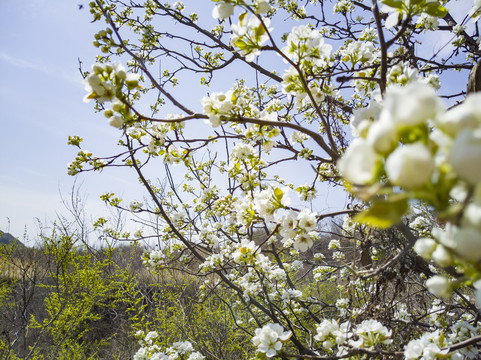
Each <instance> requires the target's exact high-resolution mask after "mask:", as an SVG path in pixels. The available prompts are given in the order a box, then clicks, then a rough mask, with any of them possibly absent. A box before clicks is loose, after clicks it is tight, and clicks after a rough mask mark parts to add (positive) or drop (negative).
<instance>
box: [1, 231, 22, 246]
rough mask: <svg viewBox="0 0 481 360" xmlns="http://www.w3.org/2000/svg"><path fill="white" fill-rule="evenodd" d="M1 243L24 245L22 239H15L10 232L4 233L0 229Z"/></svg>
mask: <svg viewBox="0 0 481 360" xmlns="http://www.w3.org/2000/svg"><path fill="white" fill-rule="evenodd" d="M0 244H4V245H12V244H16V245H20V246H23V244H22V242H21V241H20V240H17V239H15V236H13V235H12V234H9V233H4V232H3V231H1V230H0Z"/></svg>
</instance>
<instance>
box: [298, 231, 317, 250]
mask: <svg viewBox="0 0 481 360" xmlns="http://www.w3.org/2000/svg"><path fill="white" fill-rule="evenodd" d="M313 243H314V242H313V239H312V237H311V236H310V235H309V234H299V235H297V236H296V238H295V239H294V248H295V249H296V250H299V251H302V252H305V251H307V250H309V249H310V248H311V247H312V245H313Z"/></svg>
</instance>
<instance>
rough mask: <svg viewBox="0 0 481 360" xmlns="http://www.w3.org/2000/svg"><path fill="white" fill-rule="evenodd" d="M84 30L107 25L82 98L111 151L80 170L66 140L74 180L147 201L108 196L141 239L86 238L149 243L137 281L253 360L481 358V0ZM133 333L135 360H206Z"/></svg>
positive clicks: (238, 8)
mask: <svg viewBox="0 0 481 360" xmlns="http://www.w3.org/2000/svg"><path fill="white" fill-rule="evenodd" d="M458 6H461V7H463V8H464V9H465V10H466V11H467V13H463V14H462V15H461V16H459V12H458V11H456V7H458ZM90 11H91V13H92V16H93V20H94V21H100V22H104V23H105V26H106V27H105V30H102V31H100V32H98V33H97V34H96V36H95V40H94V42H93V45H94V46H96V47H98V48H99V50H100V54H99V56H98V58H97V62H96V63H95V64H94V65H93V66H92V68H91V70H88V71H87V70H85V69H83V74H84V76H85V89H86V96H85V99H84V100H85V101H86V102H91V103H93V104H94V106H95V109H96V110H97V111H99V112H103V114H104V115H105V117H106V126H107V122H108V123H109V124H110V125H111V126H113V127H115V128H117V129H118V135H119V139H118V143H117V144H112V145H113V146H112V149H113V150H112V153H111V154H93V153H91V152H89V151H87V150H85V149H83V148H82V139H81V138H79V137H78V136H72V137H70V138H69V144H71V145H73V146H77V147H78V148H80V151H79V152H78V155H77V156H76V158H75V160H74V161H73V162H72V163H70V164H69V166H68V171H69V173H70V174H71V175H75V174H77V173H79V172H86V171H108V168H110V167H126V168H128V169H130V170H131V171H132V172H134V173H135V174H136V175H137V176H138V178H139V183H140V186H141V187H142V188H143V189H144V191H145V198H144V199H121V198H119V197H118V196H117V195H116V194H113V193H106V194H104V195H103V196H102V199H103V200H104V201H105V202H106V203H108V204H109V205H111V206H113V207H115V208H118V209H120V210H123V211H128V212H131V213H132V214H133V215H134V216H136V217H137V221H138V223H139V224H141V225H142V226H139V230H138V231H137V232H135V233H133V232H126V231H123V230H122V229H119V228H116V227H115V226H114V225H112V223H111V222H109V220H108V219H104V218H101V219H98V220H97V221H96V223H95V226H96V227H97V228H98V229H100V230H102V231H103V234H104V236H105V237H107V238H112V239H120V240H125V241H136V242H144V243H149V242H150V243H152V239H154V241H155V242H157V243H158V245H159V246H158V247H157V248H156V249H155V250H149V251H146V252H145V254H144V264H145V266H147V267H148V268H149V269H151V271H153V272H156V273H161V272H162V271H166V270H167V269H176V271H178V272H180V273H184V274H189V276H193V277H195V278H196V279H197V281H198V286H199V287H198V289H199V295H198V296H199V301H205V299H208V298H210V297H212V296H216V295H215V294H223V295H222V296H221V298H225V302H226V306H227V308H228V311H226V315H227V316H230V317H232V318H233V320H234V322H233V325H232V328H231V329H230V330H229V331H239V330H240V331H241V332H242V333H243V334H245V335H247V336H249V337H250V338H251V341H252V345H253V347H254V351H253V352H252V353H250V354H248V355H246V356H247V357H256V358H259V359H260V358H265V357H269V358H282V359H287V358H299V359H339V358H353V359H354V358H398V357H403V356H404V358H406V359H419V358H422V359H434V358H441V357H442V358H452V359H462V358H476V357H478V356H479V355H478V345H476V344H478V343H479V342H480V340H481V329H480V327H479V315H480V314H479V310H478V308H479V306H481V289H480V288H481V215H480V214H481V185H480V183H481V166H480V164H481V105H480V104H481V95H480V93H478V92H476V91H477V90H478V89H479V73H480V71H479V67H478V66H477V65H476V63H477V62H478V61H479V59H480V56H481V50H480V49H481V45H480V38H479V29H478V23H477V21H478V20H479V18H480V16H481V3H480V2H479V1H478V0H475V1H474V2H470V0H466V1H454V0H452V1H445V0H442V1H437V0H383V1H378V0H372V1H371V2H369V1H363V0H361V1H352V0H339V1H335V0H333V1H324V0H309V1H308V0H305V1H291V0H221V1H212V2H209V1H190V2H187V1H186V2H185V3H183V2H181V1H176V2H174V3H165V2H161V1H157V0H147V1H142V2H141V1H133V0H132V1H129V2H124V1H117V0H112V1H107V0H96V1H92V2H91V3H90ZM475 65H476V66H475ZM470 72H471V75H470V76H469V74H470ZM468 76H469V79H470V80H469V85H468ZM477 79H478V80H477ZM115 145H116V146H117V147H114V146H115ZM341 188H343V189H344V190H345V191H346V192H347V193H349V194H350V197H349V202H348V204H347V206H345V207H344V204H339V206H338V207H337V208H336V209H334V210H333V209H332V208H331V209H330V210H327V211H326V208H329V207H330V205H327V204H325V203H322V201H320V200H319V199H320V194H322V193H325V192H329V191H335V190H336V189H341ZM413 249H414V250H413ZM476 289H480V290H479V291H477V290H476ZM476 291H477V292H476ZM226 294H230V295H229V296H227V295H226ZM476 298H477V300H478V301H477V302H476V301H475V299H476ZM149 330H150V332H140V333H138V334H137V335H138V336H139V337H140V338H141V340H140V349H139V350H138V352H137V353H136V355H135V357H134V358H135V359H154V358H155V359H167V358H168V359H177V358H182V359H189V360H194V359H203V358H205V359H208V358H209V359H210V358H212V359H213V358H216V357H214V356H213V355H212V353H211V352H209V351H210V350H209V348H208V347H205V346H204V347H203V346H201V345H200V343H199V342H198V340H195V339H193V338H186V339H184V340H183V341H182V342H175V343H173V344H171V345H169V346H160V345H159V344H160V343H159V341H160V340H159V339H161V338H162V333H161V332H159V333H158V332H157V329H155V328H153V329H149ZM227 358H228V357H227Z"/></svg>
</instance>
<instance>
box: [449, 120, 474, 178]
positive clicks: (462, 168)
mask: <svg viewBox="0 0 481 360" xmlns="http://www.w3.org/2000/svg"><path fill="white" fill-rule="evenodd" d="M448 161H449V164H450V165H451V167H452V168H453V170H454V172H455V173H456V174H457V175H458V176H459V177H460V178H462V179H464V180H466V181H468V182H469V183H470V184H473V185H475V184H477V183H479V182H481V166H479V164H481V126H480V127H479V128H477V129H475V130H471V129H464V130H462V131H461V132H459V134H458V135H457V136H456V139H455V140H454V143H453V145H452V147H451V150H450V153H449V156H448Z"/></svg>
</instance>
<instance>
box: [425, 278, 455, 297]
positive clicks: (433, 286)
mask: <svg viewBox="0 0 481 360" xmlns="http://www.w3.org/2000/svg"><path fill="white" fill-rule="evenodd" d="M426 286H427V288H428V290H429V291H430V292H431V293H432V294H434V295H436V296H439V297H443V298H449V297H450V296H451V282H450V281H449V280H448V279H446V278H445V277H443V276H439V275H435V276H433V277H431V278H429V279H428V280H427V281H426Z"/></svg>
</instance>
